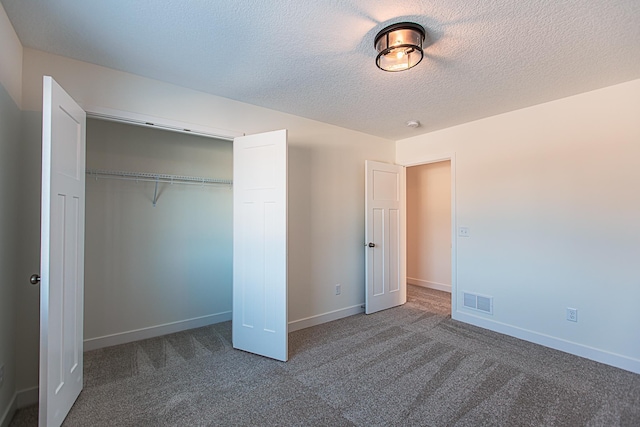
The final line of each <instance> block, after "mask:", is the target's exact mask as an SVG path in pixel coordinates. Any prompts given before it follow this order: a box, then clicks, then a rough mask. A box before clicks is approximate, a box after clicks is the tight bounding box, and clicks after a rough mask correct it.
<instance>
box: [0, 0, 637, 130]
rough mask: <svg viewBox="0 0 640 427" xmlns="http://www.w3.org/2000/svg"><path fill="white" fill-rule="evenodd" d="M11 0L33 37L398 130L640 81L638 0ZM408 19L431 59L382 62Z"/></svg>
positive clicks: (126, 65)
mask: <svg viewBox="0 0 640 427" xmlns="http://www.w3.org/2000/svg"><path fill="white" fill-rule="evenodd" d="M0 1H1V2H2V4H3V5H4V8H5V10H6V12H7V14H8V16H9V18H10V20H11V22H12V23H13V26H14V28H15V30H16V32H17V33H18V36H19V37H20V40H21V41H22V43H23V45H24V46H27V47H31V48H35V49H39V50H43V51H47V52H52V53H55V54H59V55H63V56H67V57H70V58H74V59H78V60H81V61H85V62H90V63H94V64H99V65H103V66H105V67H110V68H115V69H118V70H122V71H127V72H130V73H134V74H138V75H141V76H146V77H151V78H154V79H158V80H162V81H165V82H170V83H174V84H177V85H180V86H185V87H189V88H192V89H197V90H201V91H204V92H208V93H211V94H215V95H219V96H223V97H226V98H231V99H235V100H238V101H243V102H247V103H250V104H255V105H260V106H263V107H267V108H271V109H275V110H279V111H283V112H287V113H292V114H296V115H299V116H303V117H308V118H311V119H315V120H320V121H323V122H327V123H332V124H335V125H338V126H343V127H346V128H350V129H355V130H359V131H362V132H366V133H369V134H373V135H378V136H382V137H386V138H390V139H394V140H397V139H401V138H406V137H409V136H414V135H417V134H419V133H425V132H429V131H433V130H436V129H441V128H444V127H448V126H452V125H456V124H460V123H464V122H468V121H471V120H475V119H479V118H482V117H487V116H491V115H495V114H499V113H502V112H506V111H510V110H514V109H517V108H522V107H526V106H530V105H534V104H539V103H541V102H546V101H550V100H553V99H558V98H562V97H565V96H569V95H573V94H576V93H580V92H585V91H588V90H593V89H597V88H600V87H604V86H608V85H612V84H616V83H620V82H624V81H628V80H633V79H637V78H640V0H529V1H523V0H431V1H421V0H394V1H388V0H383V1H375V0H317V1H310V0H309V1H302V0H299V1H295V0H270V1H247V0H215V1H206V0H163V1H161V0H137V1H131V0H91V1H86V0H47V1H42V0H0ZM405 20H408V21H413V22H417V23H419V24H421V25H423V26H424V27H425V28H426V29H427V32H428V37H429V44H430V46H429V47H428V48H427V49H426V57H425V59H424V60H423V61H422V63H420V64H419V65H418V66H417V67H416V68H413V69H411V70H409V71H405V72H401V73H385V72H383V71H380V70H378V69H377V68H376V66H375V63H374V62H375V61H374V60H375V56H376V52H375V50H374V48H373V38H374V36H375V35H376V33H377V32H378V31H379V30H380V29H382V28H383V27H385V26H386V25H389V24H391V23H394V22H399V21H405ZM407 120H419V121H420V122H421V123H422V126H421V127H419V128H417V129H410V128H407V127H406V126H405V123H406V121H407Z"/></svg>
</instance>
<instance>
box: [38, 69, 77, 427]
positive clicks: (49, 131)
mask: <svg viewBox="0 0 640 427" xmlns="http://www.w3.org/2000/svg"><path fill="white" fill-rule="evenodd" d="M43 92H44V93H43V110H42V207H41V208H42V220H41V225H42V229H41V233H42V235H41V254H40V274H41V288H40V390H39V394H40V415H39V417H40V420H39V425H40V426H47V427H52V426H53V427H57V426H59V425H61V424H62V421H64V419H65V417H66V416H67V413H68V412H69V410H70V409H71V406H72V405H73V403H74V402H75V400H76V398H77V397H78V395H79V394H80V391H81V390H82V368H83V365H82V336H83V306H84V203H85V194H84V190H85V112H84V111H83V110H82V108H80V107H79V106H78V104H76V103H75V101H74V100H73V99H71V97H70V96H69V95H67V93H66V92H65V91H64V90H63V89H62V88H61V87H60V86H59V85H58V84H57V83H56V82H55V81H54V80H53V79H52V78H51V77H48V76H45V77H44V86H43Z"/></svg>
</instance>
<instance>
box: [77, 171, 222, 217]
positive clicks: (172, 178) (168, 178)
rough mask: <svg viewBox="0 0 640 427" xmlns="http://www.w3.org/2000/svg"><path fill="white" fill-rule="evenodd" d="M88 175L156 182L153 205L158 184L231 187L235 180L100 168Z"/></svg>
mask: <svg viewBox="0 0 640 427" xmlns="http://www.w3.org/2000/svg"><path fill="white" fill-rule="evenodd" d="M86 172H87V175H89V176H92V177H94V178H95V179H98V178H106V179H121V180H126V181H147V182H155V184H156V185H155V190H154V192H153V207H154V208H155V207H156V203H157V202H158V184H159V183H167V184H188V185H201V186H204V185H228V186H229V187H231V185H232V184H233V181H232V180H230V179H217V178H205V177H200V176H184V175H168V174H163V173H148V172H126V171H110V170H99V169H87V170H86Z"/></svg>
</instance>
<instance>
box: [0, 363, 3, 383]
mask: <svg viewBox="0 0 640 427" xmlns="http://www.w3.org/2000/svg"><path fill="white" fill-rule="evenodd" d="M3 385H4V365H2V366H0V388H2V386H3Z"/></svg>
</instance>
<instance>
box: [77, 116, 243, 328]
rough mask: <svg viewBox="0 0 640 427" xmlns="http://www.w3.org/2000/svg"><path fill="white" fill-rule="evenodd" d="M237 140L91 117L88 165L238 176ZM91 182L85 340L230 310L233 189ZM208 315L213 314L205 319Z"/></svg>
mask: <svg viewBox="0 0 640 427" xmlns="http://www.w3.org/2000/svg"><path fill="white" fill-rule="evenodd" d="M232 165H233V161H232V143H231V142H229V141H222V140H216V139H211V138H204V137H199V136H192V135H185V134H180V133H175V132H168V131H161V130H156V129H149V128H143V127H139V126H132V125H126V124H120V123H114V122H107V121H101V120H91V119H89V120H87V169H108V170H116V171H135V172H149V173H163V174H175V175H191V176H201V177H210V178H220V179H232ZM158 190H159V196H158V201H157V206H156V207H153V204H152V198H153V195H154V183H152V182H135V181H122V180H114V179H97V180H95V179H92V178H90V177H87V186H86V194H87V200H86V237H85V331H84V337H85V340H91V339H95V338H100V337H105V336H109V335H115V334H123V333H126V332H131V331H136V330H139V329H144V328H150V327H156V326H158V325H166V324H169V323H173V322H179V321H185V320H189V319H200V318H205V319H210V320H211V321H215V320H216V317H215V315H219V314H221V313H229V312H230V311H231V291H232V278H231V275H232V249H233V247H232V224H233V222H232V221H233V218H232V195H233V193H232V189H231V188H230V187H229V186H199V185H179V184H173V185H172V184H160V185H159V187H158ZM205 321H206V320H205Z"/></svg>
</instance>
